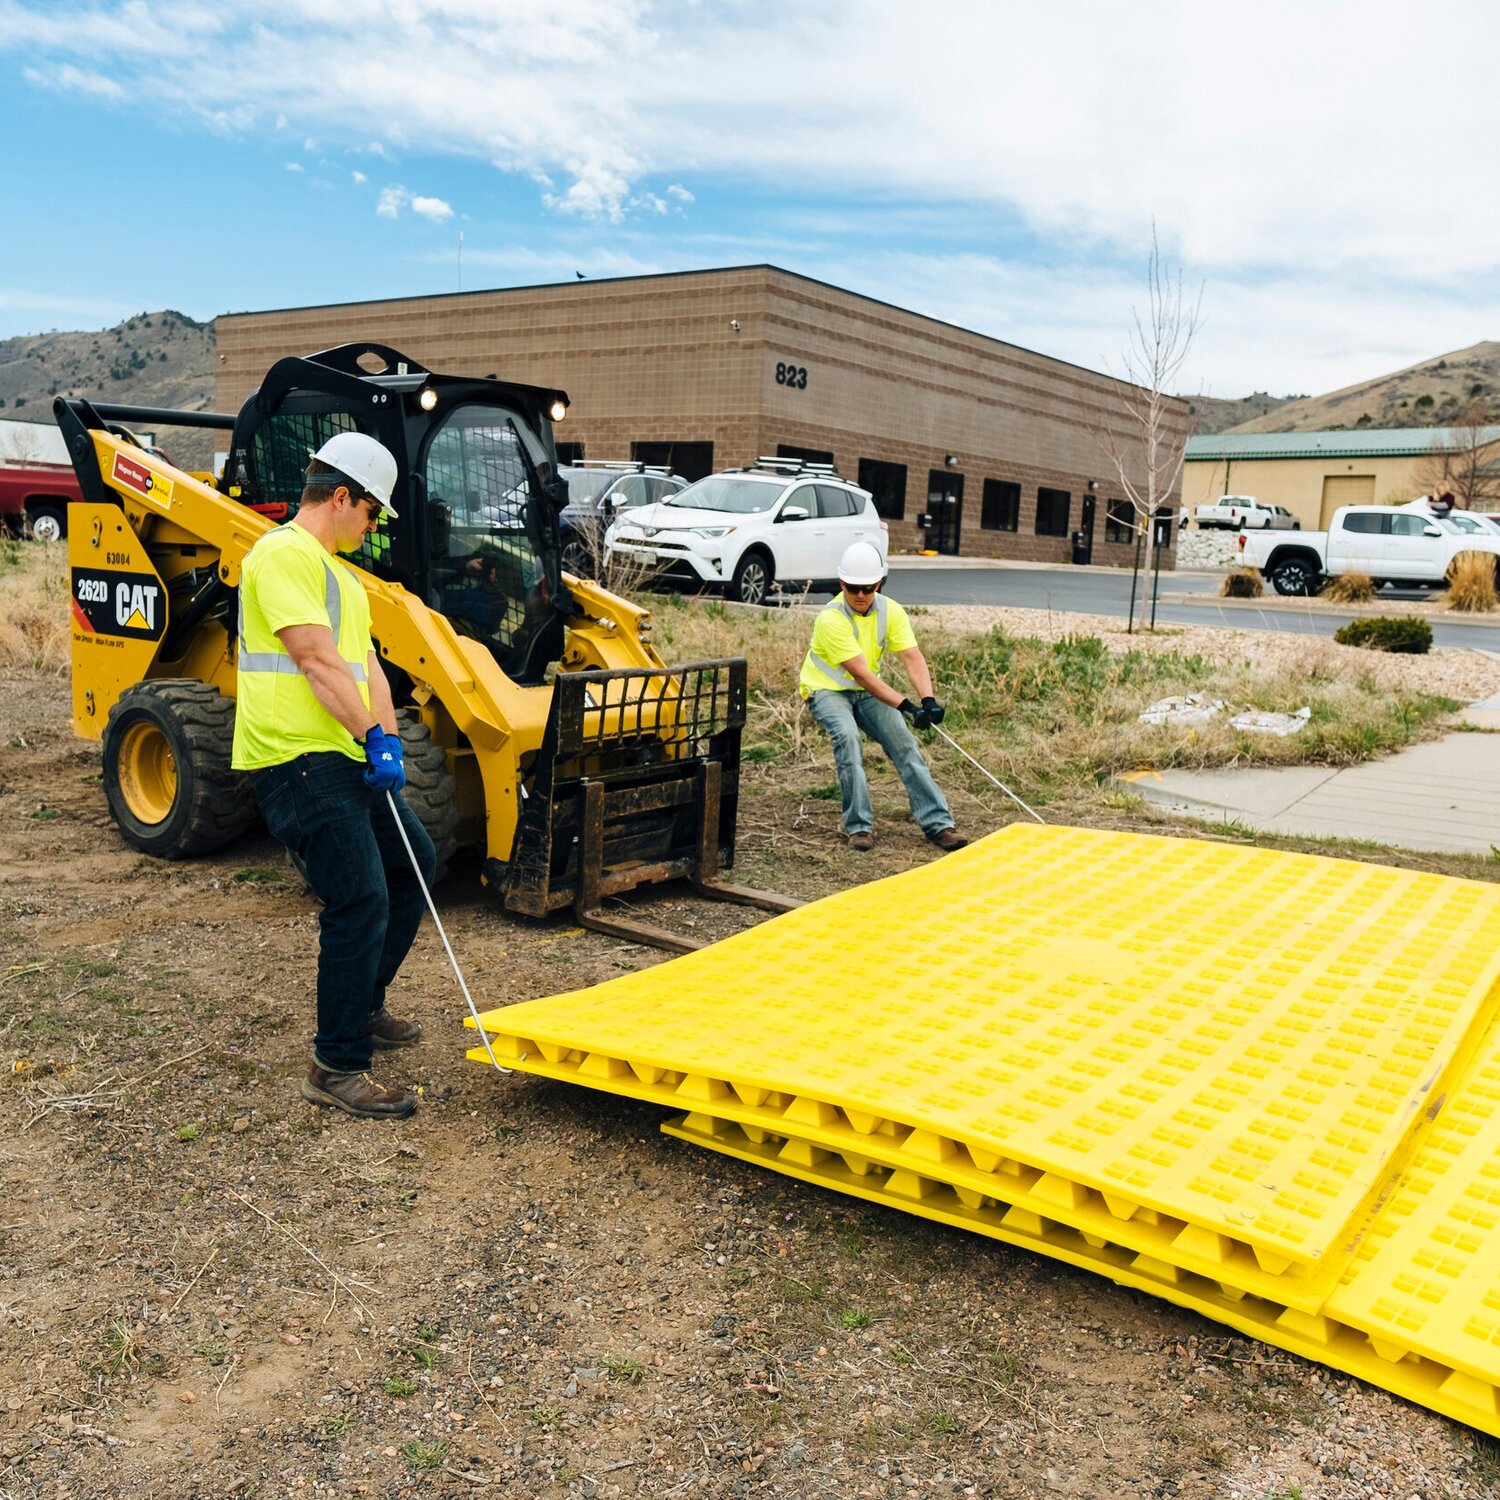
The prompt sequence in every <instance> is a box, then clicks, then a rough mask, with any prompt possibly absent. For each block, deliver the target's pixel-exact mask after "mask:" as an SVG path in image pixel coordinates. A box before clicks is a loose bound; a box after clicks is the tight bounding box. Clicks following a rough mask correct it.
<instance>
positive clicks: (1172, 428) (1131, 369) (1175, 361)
mask: <svg viewBox="0 0 1500 1500" xmlns="http://www.w3.org/2000/svg"><path fill="white" fill-rule="evenodd" d="M1146 288H1147V306H1146V312H1145V315H1144V316H1143V315H1142V313H1141V310H1140V309H1139V308H1132V309H1131V318H1132V321H1133V328H1132V332H1131V337H1130V342H1129V344H1128V345H1127V346H1126V349H1125V352H1124V354H1123V356H1122V358H1121V363H1122V365H1123V372H1122V375H1121V378H1119V379H1117V380H1116V381H1115V382H1114V385H1115V393H1116V395H1117V396H1118V397H1119V400H1120V409H1121V411H1122V413H1123V415H1124V419H1125V420H1124V422H1123V423H1122V424H1119V425H1118V426H1117V425H1107V426H1104V427H1099V428H1095V429H1094V437H1095V439H1096V440H1097V441H1098V443H1099V445H1100V446H1101V447H1102V448H1103V449H1104V452H1105V455H1106V457H1107V458H1108V459H1109V462H1110V464H1111V465H1112V466H1113V468H1114V471H1115V475H1116V477H1117V478H1118V480H1119V482H1120V488H1121V489H1122V490H1123V491H1124V492H1125V497H1126V499H1127V500H1129V502H1130V507H1131V511H1132V513H1133V518H1134V525H1135V536H1136V547H1135V571H1134V573H1133V575H1132V578H1131V590H1130V598H1131V611H1130V627H1129V628H1130V629H1131V630H1132V631H1133V630H1134V629H1135V600H1136V596H1137V593H1138V592H1139V594H1140V600H1141V614H1142V619H1143V621H1144V618H1145V613H1146V591H1145V590H1139V591H1138V590H1137V588H1136V582H1137V578H1138V575H1139V573H1140V567H1141V553H1142V547H1141V543H1142V540H1143V539H1144V540H1145V541H1146V543H1147V544H1148V545H1149V544H1150V543H1151V541H1152V540H1153V539H1154V535H1155V527H1156V520H1157V517H1158V516H1159V515H1161V514H1162V513H1163V511H1164V510H1165V509H1166V507H1167V504H1168V502H1169V501H1170V500H1171V498H1172V496H1173V495H1174V494H1176V493H1177V492H1178V490H1179V488H1180V486H1181V483H1182V464H1183V459H1184V458H1185V457H1186V455H1187V440H1188V437H1189V435H1190V433H1191V429H1192V418H1191V417H1190V415H1189V414H1188V411H1187V409H1186V408H1185V406H1184V404H1183V402H1182V400H1181V399H1180V398H1179V397H1176V396H1173V395H1170V394H1169V390H1170V388H1171V387H1173V386H1175V385H1176V384H1177V377H1178V375H1179V373H1180V372H1181V370H1182V364H1183V361H1184V360H1185V359H1186V358H1187V354H1188V350H1189V349H1190V348H1191V347H1192V343H1193V339H1194V338H1195V337H1196V335H1197V332H1198V328H1199V326H1200V324H1201V322H1202V309H1203V288H1202V287H1201V286H1200V287H1199V288H1198V292H1197V295H1196V296H1193V297H1191V298H1189V297H1188V296H1186V295H1185V294H1184V292H1183V287H1182V271H1181V269H1180V268H1178V269H1176V270H1174V269H1172V268H1171V267H1169V266H1168V265H1167V264H1166V263H1165V262H1164V261H1163V260H1162V255H1161V246H1160V245H1159V244H1158V242H1157V237H1156V226H1155V225H1154V224H1153V225H1152V227H1151V257H1150V259H1149V260H1148V261H1147V263H1146Z"/></svg>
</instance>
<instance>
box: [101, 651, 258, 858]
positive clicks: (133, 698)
mask: <svg viewBox="0 0 1500 1500" xmlns="http://www.w3.org/2000/svg"><path fill="white" fill-rule="evenodd" d="M233 745H234V703H233V701H232V700H231V699H229V698H226V697H225V696H224V694H223V693H221V692H220V691H219V690H218V688H216V687H213V686H211V685H210V684H209V683H206V682H195V681H192V680H190V679H178V678H162V679H160V680H158V681H154V682H138V683H136V685H135V686H134V687H130V688H126V690H125V691H124V692H123V693H121V694H120V698H119V701H118V702H117V703H116V704H115V706H114V707H113V708H112V709H110V711H109V720H108V722H107V723H106V724H105V726H104V744H103V759H104V796H105V799H106V800H107V801H108V803H109V810H110V813H111V815H112V816H113V817H114V820H115V824H116V826H117V827H118V828H119V830H120V833H121V835H122V836H123V837H124V839H125V842H126V843H127V844H131V845H133V846H134V847H135V848H137V849H140V850H141V851H143V852H144V853H146V854H154V855H155V856H157V858H159V859H183V858H185V857H187V856H189V855H193V854H207V853H209V852H211V851H212V850H214V849H222V848H223V847H224V846H225V845H226V844H229V843H232V842H233V841H234V840H235V839H237V838H238V837H239V836H240V834H242V833H243V832H244V831H245V830H246V829H247V828H249V827H250V825H251V824H252V823H254V822H255V819H256V817H257V815H258V813H257V808H256V803H255V794H254V793H253V792H252V791H251V789H250V782H249V780H248V779H247V778H246V777H245V776H244V775H243V774H242V773H241V772H239V771H235V770H232V769H231V768H230V764H229V758H230V752H231V750H232V748H233Z"/></svg>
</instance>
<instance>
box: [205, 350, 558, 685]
mask: <svg viewBox="0 0 1500 1500" xmlns="http://www.w3.org/2000/svg"><path fill="white" fill-rule="evenodd" d="M566 406H567V398H566V397H565V396H564V395H563V394H562V393H561V392H560V391H550V390H545V389H541V388H538V387H535V386H519V385H513V384H510V383H508V382H502V381H498V380H490V379H482V380H481V379H474V378H470V377H464V376H442V375H434V374H433V373H432V372H431V371H429V370H426V369H424V368H423V367H422V366H420V365H418V364H417V363H416V362H415V361H413V360H410V359H408V358H407V357H406V356H404V355H402V354H399V353H398V352H397V351H395V350H392V349H387V348H385V347H383V346H380V345H367V344H360V345H344V346H342V347H340V348H338V349H332V350H327V351H325V352H324V353H322V354H316V355H312V356H310V357H308V358H306V359H285V360H281V361H279V362H278V363H277V364H276V365H275V366H273V367H272V369H271V371H270V373H269V374H268V375H267V377H266V380H265V383H264V384H263V385H262V386H261V388H260V390H259V391H257V392H256V393H255V394H254V395H253V396H251V397H250V398H249V400H248V401H246V403H245V405H244V407H243V408H242V410H241V412H240V416H239V419H238V420H237V422H236V425H235V434H234V440H233V443H232V447H231V452H230V459H229V462H228V463H227V464H226V466H225V472H224V479H223V480H222V481H221V488H223V489H224V490H225V491H226V492H228V493H229V494H231V495H233V496H234V497H235V498H237V499H239V500H240V501H241V502H242V503H244V504H247V505H250V506H252V507H253V508H255V509H256V510H258V511H260V512H261V513H262V514H265V515H267V516H268V517H269V518H270V519H272V520H275V521H287V520H290V519H291V518H292V516H294V515H295V514H296V510H297V503H298V500H299V498H300V496H301V493H302V484H303V474H304V471H305V470H306V467H307V461H308V458H309V456H310V455H311V454H312V453H313V452H314V451H316V449H317V448H318V447H320V446H321V445H322V444H323V443H324V442H325V441H327V439H328V438H330V437H332V436H333V435H334V434H335V433H336V432H344V431H359V432H364V433H367V434H368V435H369V436H371V437H373V438H376V439H378V440H379V441H380V442H382V443H384V444H385V446H386V447H387V448H389V449H390V451H391V452H392V453H393V454H394V455H395V457H396V464H397V482H396V489H395V492H394V494H393V496H392V499H393V501H394V503H395V506H396V510H397V515H396V516H395V517H394V518H387V519H386V521H385V523H384V524H383V525H382V526H381V527H380V528H379V529H378V530H377V531H375V532H373V533H371V534H370V535H369V536H368V537H366V539H365V542H364V544H363V546H362V547H361V548H360V550H359V551H358V552H355V553H351V554H350V555H349V561H350V562H352V563H354V564H355V566H357V567H361V568H365V569H367V570H368V571H369V572H371V573H373V574H374V575H375V576H376V577H378V578H382V579H385V580H386V581H387V582H390V583H396V584H399V585H400V586H401V587H403V588H405V589H407V590H409V591H410V592H411V593H413V594H415V595H416V596H417V597H418V598H419V599H421V600H422V601H423V602H424V603H426V604H427V605H428V606H429V607H430V608H432V609H435V610H437V611H438V612H439V613H440V614H442V615H444V616H445V617H446V618H447V619H448V620H449V622H450V623H451V624H452V625H453V628H454V629H455V630H456V631H457V632H458V633H459V634H461V635H465V636H469V637H471V638H473V639H475V640H478V641H481V642H482V643H483V644H484V645H485V646H487V647H488V648H489V650H490V651H491V652H492V653H493V655H494V656H495V659H496V660H497V661H498V662H499V664H500V666H501V668H502V669H503V670H504V671H505V673H506V674H507V675H508V676H509V677H511V678H512V679H513V680H515V681H517V682H521V683H536V682H540V681H542V680H543V677H544V674H545V672H546V669H547V666H548V665H549V663H551V662H553V661H556V660H557V659H558V657H559V656H561V654H562V648H563V639H564V621H565V619H566V616H567V614H568V613H569V611H570V608H571V603H570V601H569V599H568V597H567V594H566V591H565V590H564V589H563V586H562V569H561V556H560V554H561V544H560V541H559V536H558V524H557V513H558V511H559V510H560V509H561V508H562V506H563V505H564V504H566V502H567V490H566V486H565V485H564V484H563V482H562V481H561V480H560V479H559V478H558V477H557V465H556V459H555V450H554V448H553V443H552V433H551V420H552V419H551V413H552V412H553V411H559V410H566Z"/></svg>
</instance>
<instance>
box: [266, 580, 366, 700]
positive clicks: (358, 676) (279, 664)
mask: <svg viewBox="0 0 1500 1500" xmlns="http://www.w3.org/2000/svg"><path fill="white" fill-rule="evenodd" d="M323 568H324V570H325V573H326V575H327V576H326V577H325V578H324V580H323V608H324V609H325V610H327V611H328V628H329V629H330V630H331V631H332V632H333V644H334V647H335V649H337V647H338V643H339V630H340V628H341V627H342V626H343V623H344V600H343V596H342V595H341V594H340V593H339V580H338V574H336V573H335V572H334V571H333V564H332V563H331V562H328V561H327V560H326V559H325V561H324V563H323ZM239 637H240V654H239V659H238V663H237V665H238V667H239V670H240V671H241V672H280V673H281V674H283V675H284V676H287V677H300V676H301V675H302V671H301V668H300V667H298V665H297V663H296V662H294V661H293V660H292V659H291V657H290V656H288V655H287V654H286V652H285V651H284V650H283V651H247V650H245V600H244V597H243V596H241V598H240V623H239ZM345 665H346V666H347V667H348V668H349V670H350V671H351V672H352V673H353V674H354V680H355V681H356V682H368V681H369V680H370V673H369V669H368V668H367V667H366V665H365V663H364V662H362V661H351V662H346V663H345Z"/></svg>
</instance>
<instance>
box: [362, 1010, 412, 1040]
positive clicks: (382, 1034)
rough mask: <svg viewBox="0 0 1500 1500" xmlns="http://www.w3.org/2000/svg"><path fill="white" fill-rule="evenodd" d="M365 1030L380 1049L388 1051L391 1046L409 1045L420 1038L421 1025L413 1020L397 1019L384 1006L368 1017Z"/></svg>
mask: <svg viewBox="0 0 1500 1500" xmlns="http://www.w3.org/2000/svg"><path fill="white" fill-rule="evenodd" d="M365 1030H366V1031H367V1032H368V1033H369V1035H370V1040H371V1041H372V1042H374V1043H375V1045H376V1046H377V1047H378V1048H380V1049H381V1050H382V1051H389V1050H390V1049H391V1048H392V1047H410V1046H411V1044H412V1043H413V1042H420V1041H421V1040H422V1028H421V1026H419V1025H418V1024H417V1023H416V1022H415V1021H399V1020H397V1019H396V1017H395V1016H393V1015H392V1014H391V1013H390V1011H388V1010H386V1009H385V1007H384V1006H382V1007H381V1008H380V1009H379V1010H377V1011H376V1012H375V1014H374V1015H373V1016H371V1017H370V1023H369V1025H368V1026H366V1027H365Z"/></svg>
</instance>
